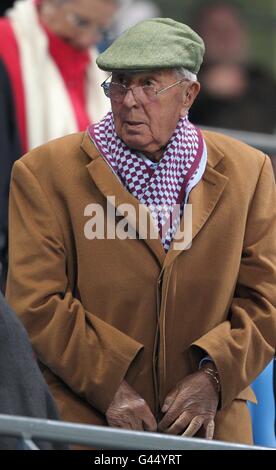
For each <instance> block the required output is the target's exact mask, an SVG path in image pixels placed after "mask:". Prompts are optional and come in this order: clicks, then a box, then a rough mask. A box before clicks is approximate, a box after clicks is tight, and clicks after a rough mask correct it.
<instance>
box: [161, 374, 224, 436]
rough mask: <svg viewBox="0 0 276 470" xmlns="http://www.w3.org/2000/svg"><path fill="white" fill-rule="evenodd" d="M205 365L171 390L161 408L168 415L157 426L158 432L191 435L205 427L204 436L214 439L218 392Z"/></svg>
mask: <svg viewBox="0 0 276 470" xmlns="http://www.w3.org/2000/svg"><path fill="white" fill-rule="evenodd" d="M204 367H205V366H204ZM204 367H203V368H202V369H200V370H198V371H197V372H195V373H193V374H191V375H188V376H187V377H185V378H184V379H183V380H181V381H180V382H178V384H177V385H176V387H175V388H173V389H172V390H171V391H170V392H169V394H168V395H167V397H166V399H165V401H164V405H163V407H162V412H163V413H165V415H164V416H163V418H162V420H161V421H160V423H159V425H158V430H159V431H161V432H165V433H168V434H176V435H177V434H178V435H179V434H180V435H182V436H186V437H191V436H194V435H195V434H196V433H197V432H198V431H199V430H200V429H202V431H203V433H202V437H205V438H207V439H213V436H214V430H215V422H214V418H215V415H216V411H217V407H218V403H219V392H218V391H217V388H216V384H215V382H214V381H213V378H212V377H210V375H209V374H207V373H206V372H204Z"/></svg>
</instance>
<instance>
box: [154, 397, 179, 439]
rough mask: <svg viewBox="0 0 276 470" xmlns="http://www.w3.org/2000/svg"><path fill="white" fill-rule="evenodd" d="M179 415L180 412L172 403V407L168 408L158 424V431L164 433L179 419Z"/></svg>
mask: <svg viewBox="0 0 276 470" xmlns="http://www.w3.org/2000/svg"><path fill="white" fill-rule="evenodd" d="M162 410H163V409H162ZM179 415H180V412H179V411H178V410H177V407H176V405H175V402H173V403H172V405H171V406H170V407H169V409H168V411H167V412H166V414H165V416H163V418H162V419H161V421H160V423H159V424H158V429H159V431H161V432H164V431H166V430H167V429H168V428H169V427H170V426H171V425H172V424H173V423H174V421H175V420H176V419H177V418H178V417H179Z"/></svg>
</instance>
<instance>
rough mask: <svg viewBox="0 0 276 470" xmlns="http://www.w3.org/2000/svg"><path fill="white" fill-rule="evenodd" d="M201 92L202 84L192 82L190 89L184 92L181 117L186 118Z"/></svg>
mask: <svg viewBox="0 0 276 470" xmlns="http://www.w3.org/2000/svg"><path fill="white" fill-rule="evenodd" d="M199 91H200V83H199V82H192V83H191V84H189V86H188V88H187V89H186V90H185V91H184V90H183V93H184V96H183V107H182V109H181V115H182V116H184V115H186V114H187V112H188V111H189V109H190V107H191V106H192V104H193V102H194V100H195V99H196V97H197V95H198V93H199Z"/></svg>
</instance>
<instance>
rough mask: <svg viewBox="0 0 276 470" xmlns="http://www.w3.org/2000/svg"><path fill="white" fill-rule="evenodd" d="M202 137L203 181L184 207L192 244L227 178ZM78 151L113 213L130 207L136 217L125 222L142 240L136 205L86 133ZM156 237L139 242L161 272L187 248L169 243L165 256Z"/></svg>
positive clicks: (213, 147) (207, 139)
mask: <svg viewBox="0 0 276 470" xmlns="http://www.w3.org/2000/svg"><path fill="white" fill-rule="evenodd" d="M203 134H204V139H205V142H206V145H207V153H208V162H207V166H206V170H205V172H204V175H203V178H202V179H201V181H200V182H199V183H198V184H197V186H196V187H195V188H194V189H193V190H192V191H191V193H190V196H189V200H188V203H189V204H192V240H194V239H195V237H196V236H197V234H198V233H199V232H200V230H201V229H202V228H203V226H204V224H205V223H206V221H207V220H208V219H209V217H210V215H211V214H212V212H213V210H214V208H215V207H216V205H217V204H218V203H219V200H220V198H221V196H222V193H223V191H224V189H225V186H226V184H227V182H228V178H227V177H226V176H225V175H224V174H223V173H224V166H223V162H222V160H223V158H224V155H223V152H222V151H221V150H220V149H218V148H217V147H216V145H215V143H214V142H213V139H212V134H211V133H209V132H204V133H203ZM81 148H82V150H83V151H84V152H85V153H86V154H87V155H88V156H89V157H90V158H91V162H89V164H88V165H87V169H88V172H89V174H90V176H91V177H92V179H93V181H94V183H95V184H96V186H97V187H98V189H99V191H101V193H102V194H103V195H104V196H105V197H108V196H109V197H111V196H113V200H114V205H115V207H116V209H118V207H119V206H120V205H121V204H130V205H132V206H133V207H134V209H135V213H136V217H133V216H132V215H131V214H129V215H127V216H126V218H127V219H128V222H129V223H130V224H131V226H132V227H135V229H137V230H138V234H139V235H140V236H141V238H143V236H142V234H141V233H139V206H140V210H141V205H140V204H139V201H138V200H137V199H136V198H135V197H134V196H132V194H130V193H129V192H128V191H127V190H126V189H125V188H124V187H123V185H122V184H121V183H120V181H119V180H118V178H117V177H116V175H115V174H114V173H113V172H112V170H111V169H110V167H109V166H108V164H107V163H106V161H105V160H104V158H103V157H102V156H101V154H100V153H99V151H98V150H97V148H96V147H95V145H94V144H93V142H92V141H91V138H90V136H89V134H88V132H86V133H85V134H84V138H83V141H82V144H81ZM142 210H144V211H145V212H146V213H147V214H146V217H147V219H148V220H150V217H151V215H150V212H149V210H148V209H147V208H146V207H144V206H143V207H142ZM145 212H144V213H145ZM184 220H185V217H182V220H181V223H180V230H181V232H182V233H183V231H184ZM157 237H158V234H156V237H155V238H152V239H150V238H149V237H147V238H143V240H144V242H145V243H146V244H147V246H148V247H149V249H150V250H151V252H152V253H153V255H154V256H155V258H156V259H157V261H158V262H159V264H160V267H162V268H163V269H164V268H166V267H167V266H168V265H169V264H171V263H172V262H173V261H174V260H175V258H176V257H177V256H178V255H179V254H180V253H182V252H183V251H185V249H187V248H188V244H185V243H181V249H179V248H176V246H174V245H175V242H173V243H172V246H171V248H170V250H169V251H168V253H167V254H166V253H165V251H164V248H163V245H162V243H161V240H160V238H159V237H158V238H157ZM178 246H179V245H178Z"/></svg>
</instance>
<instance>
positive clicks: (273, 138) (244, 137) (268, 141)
mask: <svg viewBox="0 0 276 470" xmlns="http://www.w3.org/2000/svg"><path fill="white" fill-rule="evenodd" d="M202 129H205V130H206V131H213V132H219V133H220V134H225V135H229V136H230V137H233V138H234V139H237V140H241V141H242V142H245V143H246V144H248V145H251V146H252V147H255V148H257V149H259V150H262V151H263V152H265V153H267V154H268V155H276V135H271V134H261V133H256V132H246V131H240V130H237V129H235V130H232V129H224V128H220V127H216V128H214V127H207V126H202Z"/></svg>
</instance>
